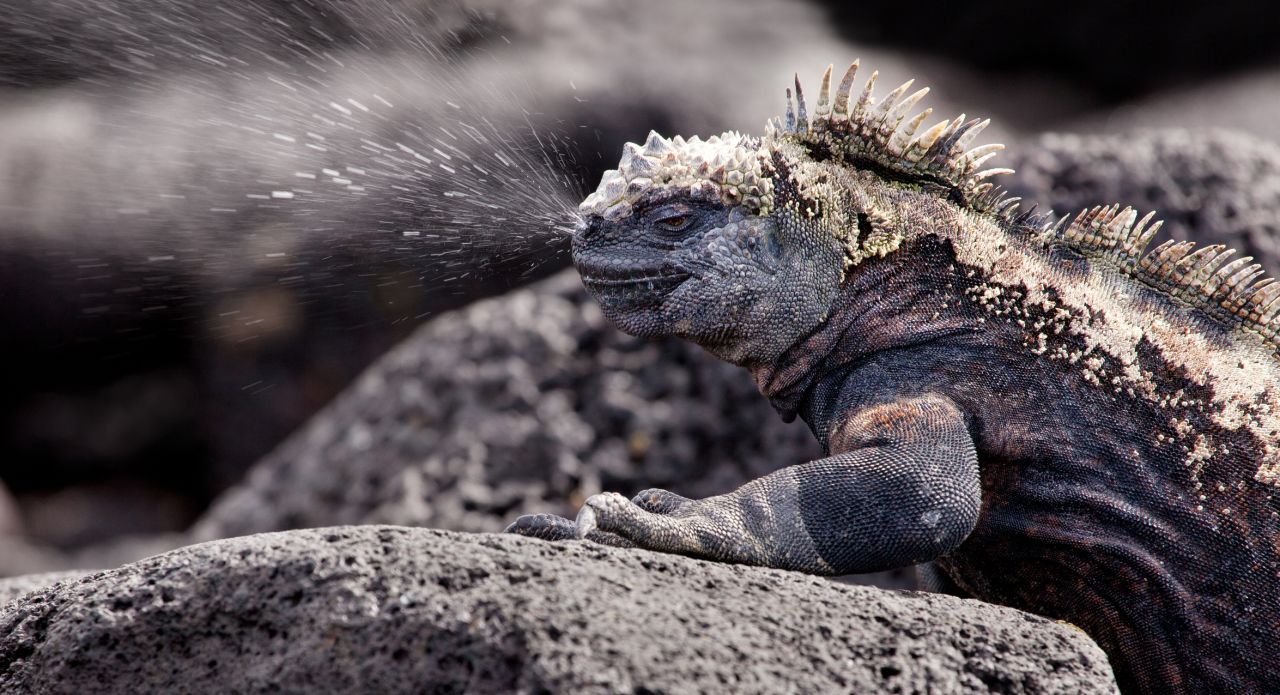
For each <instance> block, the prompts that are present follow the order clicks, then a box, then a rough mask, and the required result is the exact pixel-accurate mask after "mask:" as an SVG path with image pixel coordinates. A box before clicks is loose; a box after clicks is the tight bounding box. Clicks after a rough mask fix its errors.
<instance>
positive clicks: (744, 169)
mask: <svg viewBox="0 0 1280 695" xmlns="http://www.w3.org/2000/svg"><path fill="white" fill-rule="evenodd" d="M758 148H759V141H758V139H757V138H753V137H750V136H747V135H743V134H742V133H738V132H735V131H729V132H726V133H721V134H720V135H712V136H711V137H709V138H707V139H706V140H703V139H701V138H699V137H696V136H695V137H692V138H689V139H688V140H686V139H684V138H682V137H680V136H678V135H677V136H676V137H673V138H671V139H667V138H664V137H662V136H661V135H659V134H658V133H657V132H654V131H650V132H649V136H648V138H646V139H645V142H644V145H637V144H635V143H630V142H629V143H627V144H626V145H625V146H623V150H622V160H621V161H620V162H619V163H618V168H617V169H610V170H609V171H606V172H605V173H604V176H603V177H602V178H601V180H600V185H599V187H598V188H597V189H596V191H595V192H594V193H592V194H591V195H590V196H588V197H587V198H586V200H584V201H583V202H582V204H581V205H580V206H578V212H579V213H580V214H583V215H590V214H597V215H601V216H603V217H606V218H610V219H615V218H616V219H621V218H624V217H626V216H628V215H630V214H631V212H632V210H633V207H634V206H635V204H636V203H638V202H640V201H641V200H642V199H644V198H645V197H646V196H648V195H650V194H652V193H653V192H654V191H664V192H670V193H673V194H683V195H687V196H690V197H692V198H695V199H705V200H709V201H719V202H723V203H725V204H729V205H738V204H741V205H745V206H747V207H748V208H751V209H752V210H753V211H754V212H757V213H758V214H767V213H768V211H769V209H770V208H771V207H772V205H773V183H772V181H770V180H769V179H768V178H767V177H765V176H764V175H763V173H762V171H761V159H760V154H759V152H758Z"/></svg>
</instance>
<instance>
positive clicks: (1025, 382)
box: [510, 70, 1280, 693]
mask: <svg viewBox="0 0 1280 695" xmlns="http://www.w3.org/2000/svg"><path fill="white" fill-rule="evenodd" d="M852 72H853V70H851V71H850V74H849V75H847V76H846V79H845V80H844V82H843V83H842V84H841V85H840V87H839V88H838V89H837V91H836V95H835V99H834V102H833V101H832V98H831V96H830V83H829V80H830V77H829V76H830V71H828V75H827V76H824V81H823V87H822V90H821V92H820V95H819V100H818V104H817V109H816V111H815V114H814V118H813V119H812V121H810V119H809V117H808V114H807V113H806V110H805V105H804V102H803V99H802V98H800V99H799V113H798V114H792V113H791V112H790V109H789V113H788V119H787V122H786V123H785V124H782V123H777V124H771V127H770V129H769V131H768V133H767V134H766V135H765V136H763V137H750V136H744V135H740V134H737V133H726V134H724V135H722V136H719V137H717V138H712V139H710V140H708V141H701V140H697V139H693V140H689V141H684V140H682V139H679V138H676V139H673V140H670V141H668V140H665V139H663V138H661V137H660V136H658V135H656V134H652V135H651V136H650V138H649V140H648V141H647V142H646V143H645V145H644V146H643V147H641V146H636V145H629V146H628V148H627V151H626V153H625V154H624V157H623V161H622V163H621V165H620V166H619V169H618V170H617V171H615V172H610V173H608V174H606V176H605V179H604V180H603V181H602V183H601V186H600V189H599V190H598V191H597V192H596V193H595V194H593V195H592V196H591V197H589V198H588V199H587V200H586V201H585V202H584V203H583V205H582V207H581V212H582V215H583V223H582V225H581V228H580V230H579V231H578V233H577V234H576V236H575V239H574V262H575V264H576V265H577V267H578V269H579V271H580V272H581V274H582V278H583V282H584V284H585V285H586V287H587V288H588V290H589V291H590V292H591V293H592V294H593V296H594V297H595V298H596V299H597V300H598V301H599V302H600V304H601V306H602V307H603V309H604V312H605V314H606V316H608V317H609V318H610V319H611V320H612V321H613V322H614V323H616V324H617V325H618V326H619V327H620V328H622V329H623V330H625V331H628V332H630V333H633V334H636V335H641V336H660V335H677V336H681V337H684V338H686V339H688V340H691V341H694V342H696V343H698V344H700V345H702V346H703V347H705V348H706V349H708V350H710V351H711V352H713V353H714V354H716V355H718V356H720V357H721V358H723V359H726V360H729V361H731V362H734V363H736V364H739V365H742V366H743V367H745V368H747V369H748V370H750V371H751V373H752V374H753V375H754V377H755V379H756V382H757V384H758V385H759V387H760V390H761V392H762V393H764V395H766V396H767V397H769V398H770V399H771V401H772V402H773V404H774V405H775V406H776V407H777V408H778V410H779V411H780V412H781V413H782V414H783V416H784V417H787V418H791V417H795V416H797V415H798V416H800V417H801V418H803V419H804V421H805V422H807V423H808V424H809V426H810V428H811V429H812V430H813V432H814V434H815V436H817V438H818V439H819V440H820V441H821V442H822V443H823V445H824V446H825V447H826V450H827V452H828V454H829V456H828V457H826V458H823V459H819V460H816V461H810V462H807V463H801V464H798V465H794V466H791V467H789V468H785V469H782V470H779V471H777V472H775V473H772V474H770V475H767V476H765V477H763V478H760V479H759V480H756V481H753V482H751V483H748V484H746V485H744V486H743V487H741V488H739V489H738V490H735V491H733V492H731V493H728V494H725V495H719V496H717V497H711V498H708V499H702V500H691V499H686V498H683V497H680V496H678V495H674V494H672V493H669V492H665V491H661V490H650V491H646V492H644V493H641V494H640V495H639V496H637V497H636V498H635V499H634V500H626V499H625V498H623V497H621V496H619V495H616V494H603V495H596V496H593V497H592V498H590V499H588V500H587V501H586V504H585V505H584V507H583V510H582V512H581V513H580V514H579V516H578V519H577V521H576V522H570V521H568V520H566V519H561V518H559V517H554V516H548V515H540V516H532V517H522V518H521V519H519V520H517V521H516V522H515V523H514V524H512V526H511V528H510V530H511V531H513V532H517V533H523V534H526V535H532V536H538V537H541V538H547V539H552V540H556V539H565V538H589V539H594V540H598V541H601V542H605V543H610V544H614V545H622V546H639V547H643V548H648V549H652V550H659V551H666V552H675V553H682V554H686V555H691V556H695V557H702V558H708V559H713V560H720V561H726V562H741V563H749V564H755V565H763V566H769V567H777V568H782V569H792V570H799V571H804V572H813V573H818V574H844V573H849V572H869V571H876V570H883V569H888V568H893V567H900V566H904V565H907V564H911V563H917V562H923V561H930V560H932V561H934V563H935V566H936V567H937V568H938V569H939V570H940V571H941V572H942V573H943V574H944V575H945V576H946V578H947V579H949V580H951V581H952V582H954V583H955V584H956V585H958V586H959V587H960V588H961V589H963V590H964V591H966V592H968V593H970V594H972V595H973V596H975V597H978V598H981V599H983V600H986V601H990V602H993V603H1000V604H1004V605H1009V606H1014V607H1016V608H1020V609H1023V610H1027V611H1031V612H1034V613H1038V614H1041V615H1046V616H1050V617H1053V618H1058V619H1062V620H1066V621H1069V622H1071V623H1073V624H1076V625H1078V626H1080V627H1081V628H1083V629H1084V630H1085V631H1087V632H1088V633H1089V634H1090V635H1091V636H1092V637H1093V638H1094V639H1095V640H1096V641H1097V642H1098V643H1099V645H1100V646H1102V648H1103V649H1104V650H1106V652H1107V653H1108V655H1109V657H1110V659H1111V662H1112V665H1113V667H1114V668H1115V671H1116V675H1117V679H1118V681H1119V683H1120V685H1121V686H1122V688H1124V689H1125V690H1127V691H1132V692H1149V693H1170V692H1174V693H1178V692H1187V693H1191V692H1264V691H1268V690H1273V689H1274V687H1275V683H1274V678H1275V676H1276V675H1277V674H1280V648H1277V645H1278V644H1280V501H1278V500H1277V499H1276V495H1277V494H1278V493H1280V453H1278V452H1277V445H1278V444H1280V436H1278V433H1280V364H1278V363H1277V337H1276V333H1277V325H1278V324H1280V321H1278V320H1277V319H1276V314H1277V313H1278V312H1280V285H1270V284H1268V283H1269V281H1266V280H1263V281H1258V280H1257V278H1258V274H1257V272H1256V269H1255V267H1254V266H1248V265H1247V259H1245V260H1243V261H1237V262H1232V263H1228V256H1229V255H1230V252H1229V251H1224V250H1222V249H1221V248H1217V247H1206V248H1204V249H1200V250H1198V251H1196V250H1194V249H1193V248H1192V247H1190V246H1188V245H1185V244H1171V243H1169V244H1165V245H1162V246H1161V247H1159V248H1157V249H1154V250H1152V251H1150V252H1145V251H1144V250H1145V248H1146V246H1147V244H1148V242H1149V241H1150V240H1151V236H1152V234H1153V233H1154V232H1155V229H1156V228H1157V227H1158V223H1157V224H1156V225H1148V224H1147V223H1148V222H1149V216H1148V218H1145V219H1143V220H1142V221H1140V222H1139V221H1136V215H1135V214H1133V213H1132V211H1130V210H1128V209H1125V210H1123V211H1121V210H1119V209H1118V208H1107V209H1095V210H1092V211H1087V212H1086V213H1082V214H1081V215H1079V216H1077V217H1076V218H1074V219H1072V220H1067V219H1066V218H1064V219H1063V220H1061V221H1054V220H1052V219H1047V218H1040V217H1035V216H1033V215H1031V214H1029V213H1022V212H1020V211H1019V210H1018V209H1017V204H1016V200H1009V199H1006V198H1005V197H1003V195H1002V193H1001V192H1000V190H999V189H998V188H996V187H994V186H993V185H992V184H990V183H988V182H986V181H985V179H986V178H987V176H989V175H990V174H991V173H998V172H999V171H1000V170H988V171H986V172H983V171H980V164H981V162H982V161H983V160H985V158H986V157H988V156H989V155H990V154H992V153H993V152H994V150H995V149H997V147H996V146H985V147H980V148H975V149H973V150H966V149H965V148H966V147H967V145H968V141H969V139H971V137H972V135H974V134H976V130H978V129H980V127H981V126H982V125H983V124H979V123H977V122H976V121H968V122H966V121H964V119H963V118H960V119H956V120H953V121H943V122H942V123H941V124H939V125H938V126H936V127H934V128H931V129H928V130H926V131H924V132H923V133H921V134H918V135H917V131H918V129H919V126H920V125H921V122H922V120H923V116H921V117H916V118H910V119H908V118H907V117H906V115H907V112H908V111H909V110H910V109H911V107H912V106H913V105H914V103H915V101H916V100H918V98H919V97H920V96H922V94H920V93H917V94H914V95H912V96H910V97H906V98H903V95H904V94H905V87H904V88H900V89H899V90H897V91H895V92H894V93H893V94H890V95H889V96H888V97H886V98H885V99H884V100H882V101H880V102H875V101H873V100H872V99H870V98H869V97H870V86H868V88H867V89H866V90H865V91H864V92H863V95H862V96H861V97H858V98H850V97H849V89H850V86H851V84H852V81H853V76H852ZM872 81H874V76H873V77H872ZM798 89H799V87H798V85H797V91H798ZM797 97H800V95H799V94H797ZM926 114H927V112H926Z"/></svg>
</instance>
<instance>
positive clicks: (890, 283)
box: [746, 235, 984, 422]
mask: <svg viewBox="0 0 1280 695" xmlns="http://www.w3.org/2000/svg"><path fill="white" fill-rule="evenodd" d="M954 261H955V254H954V253H953V252H952V250H951V247H950V242H949V241H946V240H943V239H940V238H939V237H935V236H931V235H927V236H923V237H919V238H917V239H914V240H912V241H911V242H910V243H909V245H908V246H907V247H905V248H903V249H900V250H899V251H898V252H897V253H894V254H890V255H889V256H886V257H884V258H874V259H869V260H867V261H865V262H863V263H861V264H859V265H856V266H854V267H852V268H850V269H849V270H848V272H847V273H846V275H845V279H844V282H843V283H842V284H841V288H840V292H839V293H838V294H837V296H836V299H835V301H834V302H833V304H832V307H831V311H830V313H829V314H828V316H827V318H826V320H824V321H823V322H822V323H820V324H819V325H818V326H817V327H815V328H814V330H813V331H811V332H810V333H808V334H807V335H805V336H803V337H801V338H800V339H799V340H797V341H796V342H795V343H794V344H793V345H792V346H791V348H789V349H788V350H786V351H785V352H783V353H782V354H781V355H780V356H779V357H778V358H777V359H776V360H774V361H772V362H771V363H768V364H762V365H746V367H747V369H748V371H750V372H751V374H752V376H753V378H754V379H755V382H756V386H757V388H759V389H760V392H761V393H762V394H764V395H765V396H766V397H767V398H768V399H769V401H770V402H771V403H772V404H773V406H774V408H776V409H777V410H778V412H779V413H781V414H782V417H783V419H784V420H786V421H788V422H790V421H791V420H793V419H795V417H796V414H797V413H798V412H800V411H801V409H802V406H803V403H804V401H805V399H806V397H807V396H808V395H809V394H810V393H811V391H812V390H813V388H814V387H815V386H816V385H817V384H818V382H820V381H821V380H823V379H824V378H827V377H829V376H830V375H832V374H837V373H842V372H844V371H845V368H847V367H849V366H852V365H855V364H858V363H861V362H864V361H866V360H868V359H871V358H872V357H873V356H875V355H876V354H878V353H884V352H888V351H893V350H898V349H903V348H908V347H912V346H918V345H921V344H923V343H946V344H949V343H954V344H955V346H956V347H957V348H958V349H962V348H963V346H966V345H971V344H972V343H973V342H974V340H975V338H976V337H977V336H978V334H980V333H981V332H982V331H983V330H984V328H983V326H982V324H981V322H980V321H979V318H978V317H976V316H974V315H972V313H971V312H967V311H965V310H964V309H963V308H962V307H961V305H960V304H959V303H958V302H955V301H948V298H949V293H950V292H952V291H953V290H951V289H949V288H948V287H947V285H948V282H949V279H950V278H951V276H952V275H953V273H954V268H955V265H954Z"/></svg>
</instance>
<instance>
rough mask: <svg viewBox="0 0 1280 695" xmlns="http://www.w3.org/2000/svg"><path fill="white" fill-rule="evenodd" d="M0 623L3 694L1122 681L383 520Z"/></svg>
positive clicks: (947, 625) (1013, 636)
mask: <svg viewBox="0 0 1280 695" xmlns="http://www.w3.org/2000/svg"><path fill="white" fill-rule="evenodd" d="M0 635H3V637H0V690H3V691H5V692H49V693H63V692H66V693H87V692H139V691H148V692H154V691H178V690H180V691H183V692H197V693H200V692H218V693H222V692H261V691H266V690H277V691H283V692H308V693H327V692H354V691H361V692H422V691H427V690H430V691H433V692H459V691H464V690H465V691H474V692H547V691H549V692H634V691H639V690H642V689H643V690H645V691H649V692H653V691H680V692H699V691H701V692H707V691H712V692H784V691H786V692H796V691H799V692H830V691H836V690H839V691H852V692H867V693H870V692H886V693H887V692H934V693H958V692H974V691H982V692H986V691H988V690H991V691H998V692H1003V693H1073V694H1074V693H1111V692H1116V688H1115V684H1114V682H1113V680H1112V678H1111V675H1110V671H1109V669H1108V667H1107V661H1106V657H1105V656H1104V655H1103V653H1102V652H1101V651H1100V650H1099V649H1098V648H1097V646H1096V645H1094V644H1093V643H1092V642H1090V641H1089V639H1088V638H1087V637H1085V636H1084V634H1083V633H1081V632H1080V631H1078V630H1075V629H1073V628H1071V627H1069V626H1067V625H1063V624H1059V623H1055V622H1053V621H1050V620H1046V619H1043V618H1038V617H1035V616H1031V615H1027V614H1024V613H1020V612H1018V611H1015V610H1011V609H1008V608H1000V607H996V606H991V605H987V604H983V603H979V602H976V601H966V600H960V599H955V598H952V597H946V596H936V595H924V594H914V593H892V592H884V591H879V590H874V589H869V588H865V587H852V586H844V585H839V584H835V583H833V582H829V581H825V580H823V579H820V578H817V577H811V576H806V575H801V574H795V573H789V572H782V571H778V570H768V569H759V568H751V567H742V566H732V565H722V564H715V563H707V562H702V561H698V560H691V559H688V558H683V557H678V556H673V555H661V554H654V553H649V552H645V551H638V550H618V549H612V548H606V547H602V546H597V545H594V544H581V543H561V544H552V543H544V542H539V541H535V540H531V539H524V538H517V537H511V536H494V535H461V534H453V533H447V532H442V531H433V530H424V529H408V528H400V527H385V526H384V527H376V526H372V527H343V528H331V529H318V530H310V531H297V532H289V533H275V534H265V535H259V536H252V537H248V538H238V539H232V540H227V541H219V542H215V543H208V544H203V545H197V546H192V547H188V548H183V549H180V550H177V551H174V552H172V553H168V554H166V555H161V556H158V557H154V558H151V559H148V560H144V561H142V562H139V563H136V564H133V565H127V566H125V567H122V568H120V569H117V570H113V571H109V572H104V573H101V574H98V575H95V576H93V577H90V578H86V579H84V580H81V581H79V582H74V583H64V584H60V585H57V586H54V587H51V588H48V589H45V590H42V591H38V592H36V593H32V594H28V595H26V596H24V597H22V598H20V599H18V600H17V601H15V602H13V603H10V604H8V605H7V606H5V607H3V608H0Z"/></svg>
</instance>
